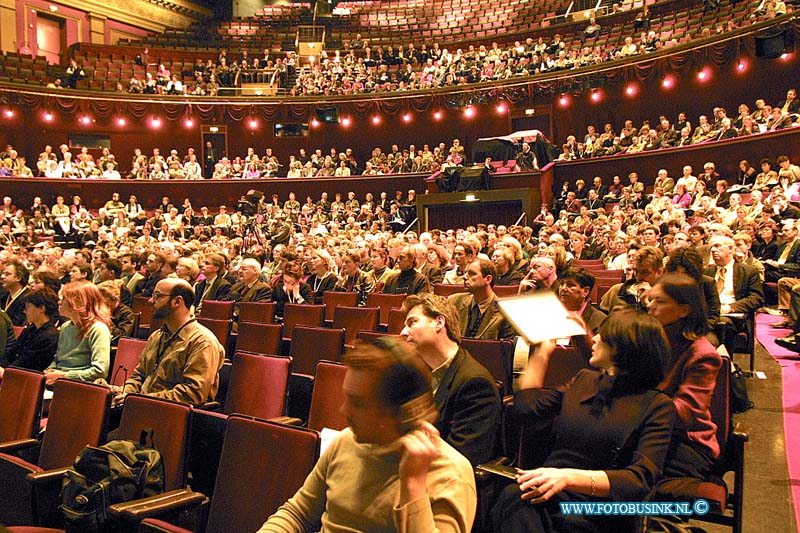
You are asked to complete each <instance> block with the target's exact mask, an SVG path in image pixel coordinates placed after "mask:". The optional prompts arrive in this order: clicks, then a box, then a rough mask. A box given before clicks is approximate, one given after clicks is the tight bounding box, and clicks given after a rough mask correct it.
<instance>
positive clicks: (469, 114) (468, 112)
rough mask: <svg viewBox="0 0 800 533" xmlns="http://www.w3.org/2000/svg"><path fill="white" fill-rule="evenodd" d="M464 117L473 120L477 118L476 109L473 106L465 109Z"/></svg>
mask: <svg viewBox="0 0 800 533" xmlns="http://www.w3.org/2000/svg"><path fill="white" fill-rule="evenodd" d="M464 116H465V117H467V118H472V117H474V116H475V108H474V107H472V106H469V107H466V108H464Z"/></svg>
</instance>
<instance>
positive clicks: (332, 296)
mask: <svg viewBox="0 0 800 533" xmlns="http://www.w3.org/2000/svg"><path fill="white" fill-rule="evenodd" d="M322 303H324V304H325V320H326V321H328V322H332V321H333V314H334V311H336V308H337V307H338V306H340V305H344V306H347V307H355V306H357V305H358V293H357V292H336V291H325V292H324V293H322Z"/></svg>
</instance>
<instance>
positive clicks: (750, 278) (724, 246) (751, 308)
mask: <svg viewBox="0 0 800 533" xmlns="http://www.w3.org/2000/svg"><path fill="white" fill-rule="evenodd" d="M709 244H710V245H711V257H712V258H713V259H714V266H711V267H709V268H707V269H706V271H705V274H706V275H707V276H710V277H712V278H713V279H714V280H715V281H716V284H717V291H718V292H719V301H720V314H721V316H720V319H719V324H720V325H721V327H722V331H721V333H722V338H721V339H720V340H721V341H722V342H723V344H725V345H726V346H727V347H728V348H729V349H730V348H731V342H730V341H731V340H732V337H733V336H734V335H735V334H736V333H738V332H739V331H743V328H744V326H745V322H744V321H743V320H741V319H739V318H737V317H733V316H730V315H731V314H732V313H735V314H738V313H743V314H745V315H749V314H752V313H755V312H756V310H757V309H758V308H760V307H761V306H762V305H763V304H764V287H763V285H762V283H761V278H760V277H759V275H758V270H756V268H755V267H752V266H750V265H746V264H744V263H741V262H737V261H735V260H734V250H735V249H736V246H735V244H734V242H733V239H732V238H730V237H727V236H725V235H714V236H713V237H711V239H710V240H709ZM726 315H728V316H726Z"/></svg>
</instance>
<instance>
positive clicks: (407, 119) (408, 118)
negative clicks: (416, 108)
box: [403, 113, 411, 124]
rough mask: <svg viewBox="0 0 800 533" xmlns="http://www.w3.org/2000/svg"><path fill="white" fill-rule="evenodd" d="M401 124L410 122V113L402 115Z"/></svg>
mask: <svg viewBox="0 0 800 533" xmlns="http://www.w3.org/2000/svg"><path fill="white" fill-rule="evenodd" d="M403 122H405V123H406V124H408V123H409V122H411V113H406V114H404V115H403Z"/></svg>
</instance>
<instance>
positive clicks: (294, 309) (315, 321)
mask: <svg viewBox="0 0 800 533" xmlns="http://www.w3.org/2000/svg"><path fill="white" fill-rule="evenodd" d="M324 319H325V304H321V305H309V304H286V305H285V306H284V307H283V336H284V338H286V339H291V338H293V336H294V328H295V326H316V327H320V326H322V322H323V320H324Z"/></svg>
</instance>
